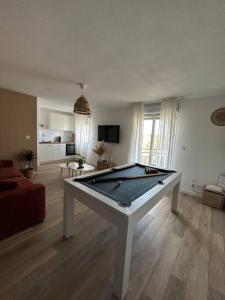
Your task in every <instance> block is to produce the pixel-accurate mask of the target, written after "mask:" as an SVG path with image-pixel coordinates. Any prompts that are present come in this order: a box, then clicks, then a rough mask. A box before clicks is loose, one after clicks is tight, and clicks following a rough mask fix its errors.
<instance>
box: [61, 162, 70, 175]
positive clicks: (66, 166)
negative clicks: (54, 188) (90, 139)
mask: <svg viewBox="0 0 225 300" xmlns="http://www.w3.org/2000/svg"><path fill="white" fill-rule="evenodd" d="M59 167H60V168H61V171H60V176H62V172H63V170H64V169H68V171H69V177H70V166H69V164H60V165H59Z"/></svg>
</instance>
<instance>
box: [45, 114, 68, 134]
mask: <svg viewBox="0 0 225 300" xmlns="http://www.w3.org/2000/svg"><path fill="white" fill-rule="evenodd" d="M50 129H52V130H54V129H57V130H64V131H73V130H74V118H73V117H72V116H69V115H63V114H60V113H53V112H50Z"/></svg>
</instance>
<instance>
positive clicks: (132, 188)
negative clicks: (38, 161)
mask: <svg viewBox="0 0 225 300" xmlns="http://www.w3.org/2000/svg"><path fill="white" fill-rule="evenodd" d="M147 167H148V166H145V165H142V164H137V163H134V164H129V165H123V166H119V167H114V168H112V169H108V170H104V171H100V172H96V173H92V174H88V175H83V176H79V177H75V178H69V179H65V181H64V206H63V210H64V211H63V234H64V237H65V238H69V237H71V236H72V235H73V233H74V229H75V228H74V199H76V200H79V201H81V202H82V203H84V204H85V205H87V206H88V207H89V208H91V209H93V210H94V211H95V212H97V213H98V214H100V215H101V216H103V217H104V218H106V219H107V220H109V221H110V222H111V223H113V224H114V225H116V226H117V236H116V257H115V265H114V282H113V292H114V294H115V295H116V296H117V297H118V299H123V298H124V297H125V295H126V293H127V291H128V284H129V273H130V261H131V252H132V241H133V229H134V226H135V224H136V223H137V222H138V221H139V220H140V219H142V218H143V217H144V216H145V215H146V214H147V213H148V212H149V211H150V210H151V209H152V208H153V207H154V206H155V205H156V204H157V203H158V202H159V201H160V200H161V199H162V198H163V196H164V195H166V194H167V193H168V192H169V191H172V203H171V210H172V211H173V212H176V211H177V203H178V197H179V189H180V181H181V173H180V172H177V171H173V170H167V169H160V168H156V167H151V173H148V172H147Z"/></svg>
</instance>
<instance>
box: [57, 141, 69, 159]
mask: <svg viewBox="0 0 225 300" xmlns="http://www.w3.org/2000/svg"><path fill="white" fill-rule="evenodd" d="M65 158H68V157H67V156H66V144H55V145H54V160H60V159H65Z"/></svg>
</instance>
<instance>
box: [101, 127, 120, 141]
mask: <svg viewBox="0 0 225 300" xmlns="http://www.w3.org/2000/svg"><path fill="white" fill-rule="evenodd" d="M98 141H104V142H107V143H119V141H120V126H119V125H98Z"/></svg>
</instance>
